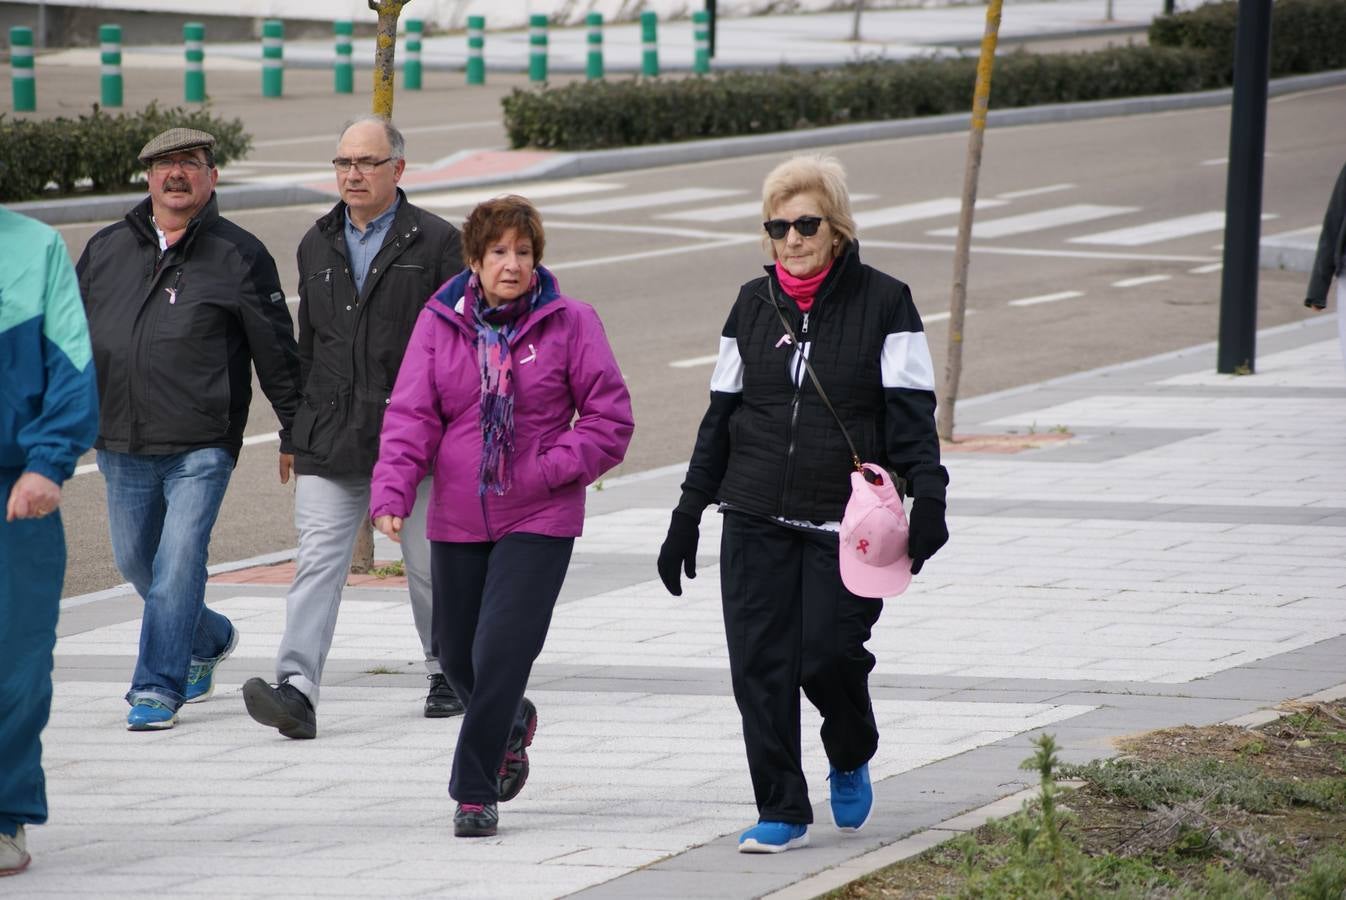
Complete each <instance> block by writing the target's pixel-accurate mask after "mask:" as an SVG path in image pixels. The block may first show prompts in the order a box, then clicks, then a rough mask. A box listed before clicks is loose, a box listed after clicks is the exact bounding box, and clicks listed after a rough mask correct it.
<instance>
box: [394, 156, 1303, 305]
mask: <svg viewBox="0 0 1346 900" xmlns="http://www.w3.org/2000/svg"><path fill="white" fill-rule="evenodd" d="M1087 191H1088V186H1083V187H1082V186H1080V185H1078V184H1075V183H1072V182H1062V183H1059V184H1049V185H1040V186H1025V187H1023V188H1020V189H1018V190H1009V191H1002V192H999V193H997V194H993V195H990V196H986V197H982V198H980V199H978V200H977V204H976V212H977V214H978V216H977V217H976V218H975V219H974V223H973V227H972V238H973V241H974V243H973V250H974V252H975V251H976V249H977V247H978V246H981V247H983V248H985V249H986V250H987V252H992V253H1011V254H1012V253H1029V254H1031V255H1035V256H1051V255H1052V254H1053V253H1059V254H1060V255H1061V256H1062V257H1071V258H1084V257H1090V256H1094V257H1107V256H1108V254H1107V253H1100V252H1095V251H1084V250H1082V249H1079V250H1077V249H1071V245H1075V246H1080V247H1096V248H1118V251H1117V252H1113V253H1112V254H1111V257H1112V258H1117V259H1150V260H1153V261H1156V262H1174V261H1180V262H1188V263H1190V262H1201V259H1202V257H1203V256H1204V257H1205V258H1206V259H1208V260H1209V259H1210V247H1209V246H1207V245H1204V244H1203V245H1202V246H1200V247H1194V246H1192V243H1191V242H1189V243H1188V244H1187V245H1186V246H1185V247H1183V248H1181V249H1180V250H1178V251H1177V252H1181V253H1186V254H1188V255H1185V256H1174V255H1172V254H1171V253H1170V254H1169V255H1163V254H1161V253H1160V252H1159V251H1161V250H1166V249H1167V248H1166V247H1164V246H1163V245H1171V244H1178V243H1180V242H1182V241H1184V240H1186V239H1188V238H1197V237H1200V236H1203V235H1209V234H1212V233H1215V232H1219V231H1222V230H1223V228H1224V221H1225V215H1224V212H1223V211H1222V210H1209V209H1208V210H1203V211H1200V212H1195V213H1192V212H1188V213H1183V214H1180V215H1167V216H1155V215H1153V213H1150V212H1149V211H1148V210H1147V209H1146V208H1145V207H1143V206H1140V205H1120V204H1115V203H1107V204H1104V203H1091V202H1087V201H1086V200H1085V199H1084V198H1082V197H1080V195H1081V194H1085V193H1086V192H1087ZM504 193H519V194H522V195H524V196H526V197H529V198H531V199H533V200H534V201H535V202H536V203H537V205H538V207H539V209H540V210H541V211H542V213H543V215H544V216H545V217H546V218H547V220H548V222H549V223H555V224H558V225H560V226H561V227H570V228H594V229H604V228H612V229H614V230H623V231H628V232H632V233H636V232H640V233H646V234H660V233H666V234H667V235H668V236H669V237H673V238H678V239H685V238H694V237H696V236H697V234H698V233H699V232H697V231H696V230H695V226H702V227H704V228H705V229H706V234H705V236H706V237H707V238H708V239H713V240H719V241H725V240H728V241H729V242H730V243H733V242H734V241H736V240H739V239H737V238H734V235H735V234H738V233H740V232H741V233H742V235H743V237H744V238H750V237H755V236H757V235H758V234H760V231H759V229H760V226H759V225H757V224H756V223H757V222H759V221H760V218H761V215H762V204H761V201H760V199H757V198H756V197H755V196H754V194H755V192H754V191H750V190H749V189H746V188H732V187H719V186H703V185H694V184H693V185H682V186H678V187H671V188H665V189H662V190H649V189H640V188H635V187H632V186H628V185H626V184H623V183H621V182H619V181H610V180H606V179H601V180H583V179H575V180H570V181H564V180H563V181H555V182H541V183H528V184H518V185H510V186H507V187H503V188H476V189H472V190H463V191H450V192H443V193H435V194H422V195H417V197H416V202H418V203H419V204H421V205H424V206H427V207H429V208H431V209H436V210H440V211H444V212H445V213H446V214H447V213H450V212H458V213H461V212H465V211H466V210H468V209H470V208H471V207H472V206H474V205H475V204H476V203H478V202H480V201H481V200H484V199H487V198H488V197H491V196H497V195H499V194H504ZM895 201H896V202H895ZM851 202H852V207H853V215H854V219H855V224H856V227H857V229H858V232H859V234H860V237H861V239H862V240H866V239H867V240H871V241H891V240H893V239H895V238H901V237H902V235H901V232H900V230H899V227H900V226H904V225H915V227H917V228H919V229H920V232H919V233H920V234H922V235H924V236H927V237H932V238H942V239H949V238H955V237H956V236H957V234H958V226H957V220H958V216H959V213H960V211H961V208H962V200H961V198H959V197H955V196H936V197H925V198H921V197H911V196H895V195H894V194H892V193H877V192H857V193H855V194H853V195H851ZM988 213H989V214H988ZM1262 218H1263V219H1264V220H1266V219H1274V218H1277V215H1276V214H1275V213H1266V214H1264V215H1263V216H1262ZM1103 220H1114V221H1115V222H1116V227H1113V228H1108V229H1106V230H1095V229H1096V228H1097V224H1094V223H1101V222H1103ZM663 223H667V224H663ZM1091 224H1093V228H1090V227H1089V226H1090V225H1091ZM885 230H889V231H888V232H885ZM908 235H910V232H908ZM1006 239H1015V244H1014V246H1013V247H1011V246H1007V245H1006V243H1005V241H1006ZM1198 243H1201V242H1198ZM901 246H903V247H910V248H911V249H932V250H938V249H951V248H952V242H950V243H949V244H948V245H936V244H930V245H925V244H920V245H918V244H904V245H901ZM1052 248H1055V249H1054V250H1053V249H1052ZM1125 248H1146V249H1144V250H1139V251H1135V252H1134V253H1130V254H1128V253H1124V252H1121V251H1122V250H1124V249H1125ZM1215 265H1216V268H1214V269H1212V268H1201V267H1198V268H1197V269H1190V270H1189V271H1190V272H1192V273H1197V272H1199V271H1200V272H1206V273H1209V272H1213V271H1217V270H1218V264H1215ZM1155 281H1156V280H1155V279H1151V280H1150V282H1147V283H1155ZM1029 299H1032V298H1029Z"/></svg>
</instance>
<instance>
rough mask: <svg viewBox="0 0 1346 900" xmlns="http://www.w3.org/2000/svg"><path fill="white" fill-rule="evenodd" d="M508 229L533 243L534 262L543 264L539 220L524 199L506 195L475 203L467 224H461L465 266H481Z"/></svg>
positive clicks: (515, 195)
mask: <svg viewBox="0 0 1346 900" xmlns="http://www.w3.org/2000/svg"><path fill="white" fill-rule="evenodd" d="M511 229H513V231H514V232H515V234H517V235H518V236H519V237H521V238H526V239H527V240H528V241H529V242H531V243H532V245H533V262H534V263H540V262H542V247H543V244H545V243H546V237H545V236H544V235H543V233H542V216H541V215H540V214H539V213H538V211H537V208H536V207H534V206H533V204H531V203H529V202H528V201H527V200H525V199H524V198H523V197H520V196H519V195H518V194H509V195H507V196H504V197H495V198H493V199H491V200H487V201H485V202H483V203H478V204H477V206H476V208H475V209H473V210H472V212H470V213H468V214H467V221H465V222H463V255H464V256H466V257H467V261H468V263H469V264H471V263H479V262H481V261H482V259H484V258H485V256H486V248H487V247H489V246H490V245H491V243H492V242H493V241H496V240H499V239H500V237H501V236H502V235H504V233H505V232H507V231H509V230H511Z"/></svg>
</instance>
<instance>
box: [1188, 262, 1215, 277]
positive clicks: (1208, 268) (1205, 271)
mask: <svg viewBox="0 0 1346 900" xmlns="http://www.w3.org/2000/svg"><path fill="white" fill-rule="evenodd" d="M1223 268H1224V263H1222V262H1217V263H1207V264H1206V265H1204V266H1197V267H1196V268H1195V269H1188V270H1187V271H1188V272H1189V273H1191V274H1192V275H1209V274H1210V273H1211V272H1218V271H1220V270H1221V269H1223Z"/></svg>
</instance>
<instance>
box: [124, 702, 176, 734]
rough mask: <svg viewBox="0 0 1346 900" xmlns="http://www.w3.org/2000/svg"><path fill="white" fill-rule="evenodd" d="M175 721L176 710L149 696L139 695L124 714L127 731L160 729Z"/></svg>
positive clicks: (170, 725) (174, 723) (171, 725)
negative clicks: (129, 709)
mask: <svg viewBox="0 0 1346 900" xmlns="http://www.w3.org/2000/svg"><path fill="white" fill-rule="evenodd" d="M177 722H178V713H177V710H173V709H169V708H168V707H167V706H165V705H164V704H162V703H160V702H159V701H158V700H153V699H151V698H149V697H141V698H140V699H139V700H137V701H136V702H135V703H133V704H131V711H130V712H129V713H127V714H126V730H127V731H162V730H164V729H166V728H172V727H173V726H174V725H176V724H177Z"/></svg>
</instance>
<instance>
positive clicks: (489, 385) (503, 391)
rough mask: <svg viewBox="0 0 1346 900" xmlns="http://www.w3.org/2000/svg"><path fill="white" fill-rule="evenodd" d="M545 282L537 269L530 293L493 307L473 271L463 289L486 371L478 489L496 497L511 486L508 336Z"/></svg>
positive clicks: (511, 369) (511, 382)
mask: <svg viewBox="0 0 1346 900" xmlns="http://www.w3.org/2000/svg"><path fill="white" fill-rule="evenodd" d="M541 297H542V284H541V282H540V281H539V279H538V277H537V273H536V272H534V273H533V283H532V284H531V285H529V288H528V292H527V293H525V294H523V295H521V296H519V297H518V298H516V299H514V300H511V301H509V302H508V303H502V304H500V305H499V306H491V305H490V304H488V303H487V302H486V295H485V294H483V293H482V290H481V279H480V278H479V277H478V276H477V274H476V273H475V272H474V273H472V277H471V278H469V279H468V281H467V288H466V290H465V291H464V301H465V302H464V304H463V305H464V307H465V308H467V309H470V310H471V311H472V316H471V318H470V319H469V321H470V322H471V323H472V325H473V327H474V328H476V330H477V363H478V366H479V368H480V370H481V468H480V470H479V472H478V479H479V483H478V485H477V493H478V494H479V495H482V496H484V495H485V494H486V493H487V492H488V491H489V492H490V493H492V494H496V495H497V496H499V495H501V494H504V493H505V492H506V491H508V490H509V485H510V471H511V468H512V466H511V465H510V458H511V457H512V456H513V454H514V357H513V355H512V354H511V353H510V349H509V340H510V338H512V337H513V336H514V334H515V332H516V331H517V330H518V325H519V320H520V319H522V318H523V317H524V315H525V314H527V313H528V312H530V311H531V310H532V309H534V308H535V307H536V306H537V302H538V300H539V299H540V298H541Z"/></svg>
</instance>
